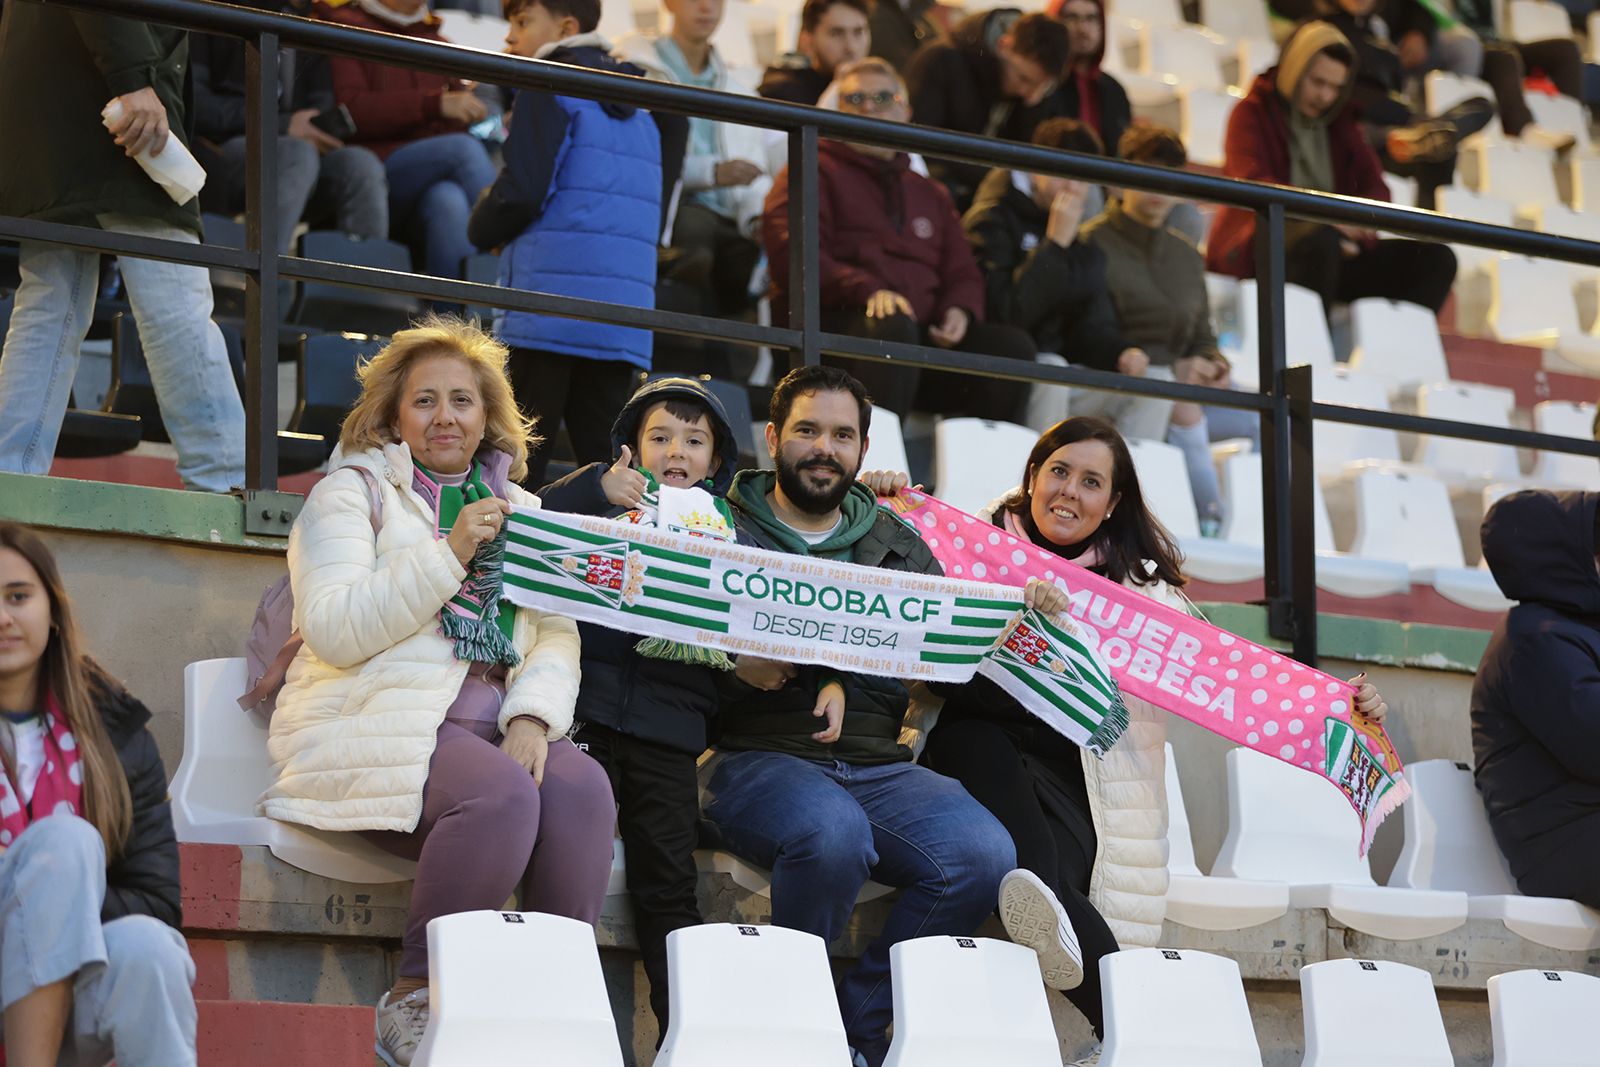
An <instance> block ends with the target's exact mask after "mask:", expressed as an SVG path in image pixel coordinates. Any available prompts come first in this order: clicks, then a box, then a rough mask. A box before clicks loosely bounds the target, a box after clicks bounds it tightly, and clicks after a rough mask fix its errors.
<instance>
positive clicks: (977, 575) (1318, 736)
mask: <svg viewBox="0 0 1600 1067" xmlns="http://www.w3.org/2000/svg"><path fill="white" fill-rule="evenodd" d="M881 503H883V504H884V506H886V507H890V508H892V510H894V511H895V512H896V513H897V514H899V516H900V517H901V518H902V519H904V520H905V521H906V522H908V523H910V524H911V525H912V526H913V527H914V528H915V529H916V530H917V531H918V532H919V533H920V534H921V535H922V538H923V540H924V541H925V542H926V543H927V545H928V547H929V548H930V549H932V550H933V554H934V556H935V557H937V558H938V560H939V562H940V564H941V565H942V566H943V567H944V571H945V574H947V575H949V576H950V577H953V578H965V579H968V580H972V581H984V582H993V583H995V584H998V585H1011V586H1023V585H1026V584H1027V582H1028V579H1030V578H1040V579H1043V580H1044V581H1047V582H1053V583H1054V584H1056V585H1057V586H1059V587H1060V588H1061V589H1063V590H1064V591H1065V592H1066V593H1067V595H1068V597H1069V598H1070V600H1071V606H1070V607H1069V609H1068V614H1069V615H1070V616H1071V617H1072V619H1073V621H1075V622H1076V623H1078V625H1079V626H1080V627H1081V628H1082V630H1083V636H1084V640H1085V641H1086V643H1088V644H1090V645H1092V646H1094V647H1095V648H1096V649H1097V650H1098V651H1099V654H1100V658H1101V659H1102V660H1104V661H1105V663H1106V666H1107V667H1108V668H1109V669H1110V671H1111V674H1112V677H1113V678H1115V679H1116V682H1117V685H1118V686H1119V687H1120V688H1121V689H1122V691H1123V692H1124V693H1125V694H1128V695H1130V696H1135V697H1138V698H1140V699H1142V700H1145V701H1148V702H1149V703H1151V704H1153V705H1155V706H1156V707H1158V708H1164V709H1165V710H1167V711H1170V712H1172V713H1173V714H1175V715H1181V716H1182V717H1183V718H1185V719H1188V720H1189V721H1190V722H1194V723H1197V724H1199V725H1200V726H1203V727H1205V728H1206V729H1208V730H1210V731H1212V732H1213V733H1216V734H1219V735H1221V736H1222V737H1226V738H1227V739H1229V740H1230V741H1234V742H1236V743H1237V744H1240V745H1245V746H1247V747H1249V748H1253V749H1255V750H1256V751H1258V752H1264V753H1266V754H1267V755H1269V756H1273V757H1276V758H1277V759H1281V760H1283V761H1284V762H1286V763H1289V764H1291V765H1293V766H1296V767H1300V768H1302V769H1304V770H1307V771H1310V772H1312V773H1314V774H1318V775H1321V776H1322V777H1324V778H1327V779H1328V780H1329V781H1330V782H1332V783H1333V784H1334V786H1335V787H1337V788H1338V789H1339V791H1340V792H1341V793H1343V794H1344V796H1345V798H1346V800H1348V801H1349V802H1350V805H1351V807H1352V808H1353V809H1354V810H1355V812H1356V814H1357V815H1358V816H1359V817H1360V818H1361V825H1362V845H1361V851H1362V854H1363V855H1364V854H1365V853H1366V850H1367V848H1368V847H1369V846H1370V845H1371V843H1372V835H1373V833H1374V832H1375V831H1376V830H1377V828H1378V825H1379V824H1380V823H1381V822H1382V821H1383V819H1384V817H1385V816H1386V815H1388V813H1389V812H1391V811H1393V810H1394V809H1395V808H1397V807H1399V806H1400V804H1401V802H1402V801H1404V800H1405V798H1406V797H1407V796H1409V795H1410V792H1411V789H1410V786H1409V784H1408V783H1406V781H1405V778H1404V774H1403V769H1402V767H1401V765H1400V757H1399V754H1398V753H1396V751H1395V749H1394V745H1393V744H1392V743H1391V742H1390V741H1389V738H1388V737H1387V736H1386V735H1385V734H1384V732H1383V728H1382V727H1381V726H1379V725H1377V724H1376V723H1370V722H1367V721H1365V720H1357V719H1356V718H1355V717H1354V716H1353V715H1352V713H1351V709H1352V707H1353V705H1354V691H1353V689H1352V688H1351V686H1350V685H1349V683H1347V682H1344V681H1341V680H1340V679H1338V678H1334V677H1331V676H1329V675H1326V674H1323V673H1322V672H1321V671H1318V670H1315V669H1313V668H1311V667H1307V666H1306V665H1304V664H1303V663H1298V662H1296V661H1295V660H1293V659H1291V658H1289V657H1288V656H1286V655H1283V654H1281V653H1278V652H1275V651H1273V650H1272V649H1268V648H1263V647H1261V646H1260V645H1256V644H1254V643H1252V642H1250V641H1247V640H1245V639H1244V638H1242V637H1239V636H1237V635H1236V634H1231V633H1228V632H1227V631H1226V630H1221V629H1218V628H1217V627H1215V626H1212V625H1211V624H1210V623H1208V622H1206V621H1205V620H1203V619H1197V618H1193V617H1191V616H1189V615H1187V614H1185V613H1183V612H1181V611H1178V610H1176V609H1174V608H1171V607H1168V606H1167V605H1166V604H1163V603H1160V602H1158V601H1156V600H1153V599H1151V598H1150V597H1147V596H1145V595H1144V594H1142V593H1140V592H1138V591H1136V590H1133V589H1128V588H1126V587H1124V586H1121V585H1118V584H1117V583H1115V582H1112V581H1110V580H1109V579H1106V578H1102V577H1100V576H1099V575H1097V574H1094V573H1093V572H1091V571H1088V570H1085V569H1084V568H1082V567H1079V566H1078V565H1076V564H1075V563H1072V562H1070V561H1068V560H1065V559H1062V558H1061V557H1060V556H1057V555H1056V554H1055V553H1053V552H1049V551H1047V550H1045V549H1042V548H1039V547H1038V546H1037V545H1034V544H1032V543H1030V542H1028V541H1025V540H1022V539H1020V538H1017V537H1014V536H1012V535H1011V534H1010V533H1008V532H1006V531H1004V530H1001V529H999V528H997V527H996V526H994V525H993V524H992V523H988V522H985V521H983V520H981V519H978V518H975V517H974V516H972V515H968V514H966V513H965V512H963V511H960V510H958V509H956V508H953V507H951V506H950V505H949V504H946V503H944V502H943V501H941V500H938V499H936V498H934V497H932V496H929V495H928V494H927V493H923V492H921V491H919V490H910V489H908V490H902V491H901V493H900V494H899V495H898V496H897V497H894V498H893V499H889V500H884V501H882V502H881Z"/></svg>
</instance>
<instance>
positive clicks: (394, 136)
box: [312, 0, 466, 158]
mask: <svg viewBox="0 0 1600 1067" xmlns="http://www.w3.org/2000/svg"><path fill="white" fill-rule="evenodd" d="M312 13H313V14H314V15H316V17H317V18H319V19H323V20H325V21H327V22H337V23H339V24H341V25H344V26H355V27H356V28H358V29H363V30H379V31H381V32H383V33H394V34H400V35H402V36H405V37H419V38H421V39H423V40H425V41H443V40H444V38H443V37H441V36H439V25H440V23H439V19H438V18H437V17H436V16H433V15H429V16H428V17H427V18H425V19H423V20H422V21H421V22H414V23H412V24H411V25H409V26H394V25H391V24H390V23H387V22H383V21H380V20H379V19H377V18H374V17H373V16H372V15H369V14H367V13H366V12H365V11H363V10H362V9H361V8H359V7H357V6H356V5H355V4H351V3H346V2H344V0H336V2H332V3H330V2H328V0H318V3H317V4H316V6H315V7H314V8H313V9H312ZM328 65H329V67H330V68H331V69H332V71H333V95H334V98H335V99H336V100H338V101H339V103H341V104H343V105H344V106H345V107H347V108H349V109H350V117H351V118H353V119H354V120H355V123H356V135H355V137H353V138H351V141H350V143H351V144H358V145H361V146H362V147H363V148H370V149H372V151H374V152H376V153H377V154H378V156H379V157H385V158H386V157H387V156H388V155H389V154H390V153H391V152H393V151H394V150H395V149H397V148H401V147H403V146H405V145H407V144H410V143H411V142H412V141H420V140H421V139H422V138H424V137H432V136H434V135H436V134H441V133H460V132H461V131H462V130H464V129H465V128H466V127H465V126H463V125H462V124H461V123H459V122H456V121H454V120H453V119H447V118H445V117H444V116H442V115H440V114H439V100H440V98H441V97H443V96H444V94H445V91H446V90H457V89H465V88H466V84H465V83H464V82H462V81H460V80H459V79H456V78H446V77H445V76H444V75H442V74H429V73H427V72H425V71H420V70H409V69H407V68H405V67H389V66H385V65H383V64H382V63H371V62H368V61H367V60H364V59H352V58H350V57H349V56H339V55H330V56H329V57H328Z"/></svg>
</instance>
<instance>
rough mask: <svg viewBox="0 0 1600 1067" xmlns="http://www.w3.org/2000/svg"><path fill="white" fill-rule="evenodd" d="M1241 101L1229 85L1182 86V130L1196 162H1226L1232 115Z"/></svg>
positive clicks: (1180, 97)
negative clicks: (1218, 86) (1214, 87)
mask: <svg viewBox="0 0 1600 1067" xmlns="http://www.w3.org/2000/svg"><path fill="white" fill-rule="evenodd" d="M1238 102H1239V98H1238V96H1236V95H1235V94H1234V93H1233V91H1231V90H1228V89H1209V88H1203V87H1200V86H1190V87H1188V88H1184V89H1181V90H1179V92H1178V106H1179V115H1180V116H1181V118H1180V125H1179V133H1180V134H1181V135H1182V137H1183V143H1184V144H1185V145H1186V146H1187V147H1188V150H1189V159H1190V160H1191V161H1192V162H1195V163H1200V164H1203V165H1205V166H1209V167H1220V166H1222V162H1223V145H1224V143H1225V141H1226V138H1227V133H1228V116H1229V115H1232V114H1233V106H1234V105H1235V104H1237V103H1238Z"/></svg>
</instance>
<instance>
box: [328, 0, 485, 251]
mask: <svg viewBox="0 0 1600 1067" xmlns="http://www.w3.org/2000/svg"><path fill="white" fill-rule="evenodd" d="M313 10H314V12H315V13H316V15H317V17H318V18H322V19H326V20H328V21H329V22H337V23H340V24H341V25H345V26H354V27H356V28H358V29H363V30H380V31H382V32H384V33H396V34H400V35H402V36H405V37H415V38H418V39H419V40H424V41H442V40H444V38H443V37H441V36H440V35H439V20H438V18H436V17H435V16H434V15H433V14H432V13H431V12H430V11H429V10H428V3H427V0H317V4H316V7H315V8H314V9H313ZM328 62H329V64H330V65H331V66H332V68H333V90H334V96H335V98H336V99H337V100H338V102H339V103H341V104H343V105H345V107H347V108H349V109H350V116H351V118H353V119H354V120H355V125H356V133H355V137H354V138H353V139H352V141H351V143H352V144H356V145H361V146H363V147H366V148H370V149H371V150H372V151H373V152H375V153H377V155H378V158H379V159H382V160H383V165H384V171H385V173H386V174H387V175H388V179H389V220H390V226H391V229H392V232H393V233H394V234H395V236H396V237H397V238H398V239H400V240H403V241H405V242H406V243H408V244H410V245H411V246H412V248H413V249H416V250H418V251H419V252H420V258H421V260H422V263H423V268H424V269H425V270H426V271H427V273H429V274H432V275H434V276H435V277H438V278H459V277H461V269H462V263H463V262H464V261H465V260H466V258H467V257H468V256H470V255H472V253H473V251H474V249H473V247H472V242H471V241H469V240H468V239H467V217H468V215H470V214H471V212H472V205H473V203H474V202H476V201H477V199H478V196H479V195H480V194H481V193H482V192H483V190H484V189H486V188H488V185H489V183H490V182H492V181H494V175H495V171H494V164H493V163H491V162H490V161H489V153H488V150H487V149H485V148H484V146H483V143H482V142H481V141H479V140H477V139H476V138H474V137H473V136H471V135H470V134H469V133H467V129H468V128H469V127H471V126H472V125H474V124H475V123H478V122H481V121H482V120H483V119H484V118H486V117H487V116H488V114H489V112H488V108H487V107H486V106H485V105H484V103H483V101H482V100H480V99H478V98H477V97H476V96H474V95H473V92H472V86H471V85H469V84H468V83H466V82H463V81H461V80H460V79H457V78H447V77H445V76H444V75H442V74H430V73H428V72H426V71H420V70H415V69H412V68H410V67H390V66H385V65H384V64H382V63H374V62H372V61H370V60H365V59H355V58H353V57H351V56H338V55H335V56H330V57H329V58H328Z"/></svg>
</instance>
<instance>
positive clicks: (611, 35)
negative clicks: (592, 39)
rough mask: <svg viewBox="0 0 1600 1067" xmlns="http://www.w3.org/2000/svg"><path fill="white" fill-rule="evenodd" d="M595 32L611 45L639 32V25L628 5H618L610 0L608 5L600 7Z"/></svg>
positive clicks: (631, 8) (615, 1)
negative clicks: (598, 20)
mask: <svg viewBox="0 0 1600 1067" xmlns="http://www.w3.org/2000/svg"><path fill="white" fill-rule="evenodd" d="M595 30H596V32H598V33H599V34H600V36H602V37H604V38H605V39H606V40H607V41H609V42H611V43H612V44H613V45H614V44H616V43H617V42H618V41H620V40H621V39H622V38H624V37H627V36H630V35H632V34H635V33H638V32H639V24H638V23H637V22H636V21H635V20H634V17H633V7H632V6H631V5H629V4H625V3H618V2H617V0H612V2H611V3H609V4H601V5H600V22H599V25H597V26H596V27H595Z"/></svg>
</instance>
